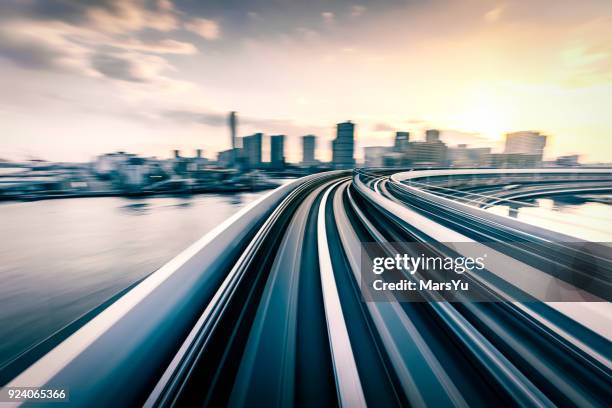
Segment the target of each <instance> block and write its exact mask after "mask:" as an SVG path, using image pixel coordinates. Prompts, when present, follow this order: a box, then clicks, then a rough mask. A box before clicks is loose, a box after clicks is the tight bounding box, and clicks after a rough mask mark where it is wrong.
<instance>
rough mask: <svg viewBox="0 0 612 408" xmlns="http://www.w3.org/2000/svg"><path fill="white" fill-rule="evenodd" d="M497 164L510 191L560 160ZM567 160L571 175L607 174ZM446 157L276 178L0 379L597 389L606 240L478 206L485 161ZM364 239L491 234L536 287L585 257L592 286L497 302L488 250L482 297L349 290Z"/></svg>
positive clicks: (187, 389)
mask: <svg viewBox="0 0 612 408" xmlns="http://www.w3.org/2000/svg"><path fill="white" fill-rule="evenodd" d="M510 172H511V171H505V173H503V172H502V174H501V175H502V176H503V175H505V176H506V177H508V180H507V181H506V185H508V184H510V183H512V185H518V186H519V187H517V188H513V189H512V193H513V195H512V197H514V198H516V197H520V196H521V195H520V192H521V191H523V192H524V193H525V194H526V195H528V194H533V192H534V191H537V188H548V187H551V186H554V187H553V188H555V189H557V190H559V188H562V186H563V185H564V183H563V182H562V181H561V180H560V179H559V177H566V176H567V174H554V172H552V173H551V174H545V173H544V172H538V175H537V176H534V175H533V172H531V173H529V172H525V174H524V175H521V176H520V177H519V176H518V175H517V174H514V175H509V173H510ZM568 172H571V174H572V176H573V179H572V180H573V181H572V186H571V188H576V185H577V184H580V186H583V187H585V188H586V187H587V186H589V187H593V186H595V185H597V188H600V187H602V183H604V184H605V183H608V184H605V186H606V187H609V186H610V183H612V173H611V172H610V171H585V172H583V173H581V172H580V171H573V170H572V171H570V170H568ZM451 173H452V172H450V173H449V171H440V173H436V174H432V173H427V174H423V172H418V171H412V172H403V173H398V174H392V173H390V172H388V171H384V170H379V171H368V172H366V171H355V172H354V174H353V173H349V172H330V173H323V174H320V175H314V176H309V177H306V178H303V179H300V180H297V181H295V182H293V183H291V184H289V185H286V186H284V187H282V188H280V189H278V190H275V191H274V192H272V193H270V194H268V195H267V196H265V197H264V198H262V199H261V200H260V201H258V202H256V203H254V204H253V205H251V206H249V207H248V208H246V209H245V210H243V211H241V213H239V214H237V215H236V216H235V217H234V218H233V219H232V220H229V221H228V222H227V223H226V224H224V225H222V226H220V227H219V228H218V229H217V230H216V231H214V232H212V233H211V234H209V235H208V236H206V237H204V238H203V239H202V240H201V241H199V242H198V243H195V244H194V245H193V246H192V247H190V248H188V249H187V250H186V251H185V252H184V253H182V254H180V255H179V256H177V258H175V259H174V260H173V261H171V262H170V263H169V264H168V265H166V266H164V267H163V268H161V269H160V270H159V271H157V272H156V273H154V274H153V275H152V276H151V277H149V278H147V279H146V280H145V281H143V282H142V283H141V284H140V285H138V286H137V287H136V288H134V289H133V290H131V291H130V292H128V293H127V294H126V295H125V296H123V297H122V298H121V299H119V300H118V301H117V302H115V303H114V304H113V305H111V306H110V307H109V308H107V309H106V310H105V311H103V312H102V313H101V314H100V315H98V316H97V317H95V318H94V319H93V320H91V321H90V322H89V323H87V324H86V325H85V326H83V327H82V328H80V329H79V330H77V331H76V332H75V333H74V334H72V335H71V336H69V337H68V338H67V339H66V340H65V341H64V342H62V343H61V344H60V345H58V346H57V347H54V348H53V349H52V350H50V351H49V353H47V354H46V355H45V356H44V357H42V358H41V359H39V360H38V361H37V362H35V363H34V364H33V365H31V366H30V367H29V368H27V369H25V370H24V371H22V372H21V373H20V374H19V375H16V377H15V378H14V379H13V380H12V381H11V382H10V384H9V385H28V386H33V385H43V384H47V385H53V384H57V385H60V384H69V385H70V389H71V402H72V403H73V404H75V405H81V406H92V405H94V404H95V405H100V404H114V405H124V404H144V405H146V406H181V405H187V404H190V405H194V404H195V405H208V406H219V405H230V406H244V405H257V406H279V407H280V406H290V405H305V406H334V405H342V406H347V407H358V406H366V405H370V406H435V407H439V406H495V405H511V406H515V405H520V406H609V401H610V399H611V398H612V377H611V367H612V364H611V349H610V343H609V341H610V339H611V338H612V328H611V326H612V324H611V318H610V316H612V308H611V307H610V303H609V302H607V301H606V300H607V299H609V294H610V293H611V292H610V290H611V285H612V282H611V279H610V277H611V274H610V273H611V271H612V262H611V261H610V253H609V247H606V246H601V247H600V252H596V253H590V254H582V253H579V250H578V249H576V248H575V247H572V246H568V245H565V244H564V243H565V242H569V241H575V239H573V238H571V237H567V236H561V235H559V234H557V233H555V232H552V231H547V230H544V229H541V228H537V227H533V226H529V225H526V224H522V223H520V222H519V221H517V220H513V219H510V218H507V217H500V216H496V215H494V214H490V213H488V212H485V211H483V210H482V209H480V208H478V207H479V206H486V204H487V203H489V201H486V202H484V203H481V202H479V203H477V204H476V205H473V204H474V203H473V202H472V201H474V198H478V199H480V198H483V197H485V196H486V197H493V199H494V200H500V199H508V197H506V196H505V195H504V194H503V193H507V192H508V191H509V190H504V189H503V185H504V184H503V183H501V182H500V181H499V177H500V174H495V177H496V179H495V183H497V184H495V185H491V183H492V181H491V177H493V176H492V175H491V174H490V173H489V175H488V176H487V175H486V174H484V175H483V174H480V175H478V178H476V177H475V176H474V172H472V173H468V174H469V175H470V178H469V179H468V180H467V181H466V180H463V181H460V182H457V180H456V179H453V178H451V177H450V176H449V175H452V174H451ZM515 173H516V172H515ZM540 173H542V174H540ZM551 177H552V179H551ZM555 177H556V178H555ZM566 178H567V177H566ZM581 183H586V184H581ZM542 186H544V187H542ZM546 186H547V187H546ZM580 186H579V187H580ZM593 188H595V187H593ZM570 190H571V189H570V188H569V187H568V189H566V190H564V191H570ZM496 193H499V194H498V195H497V196H496V195H495V194H496ZM466 203H467V204H472V205H466ZM364 242H380V243H382V244H385V243H388V242H421V243H428V242H437V243H456V242H472V243H475V244H476V245H488V243H490V242H494V243H497V244H498V246H496V247H495V250H496V251H499V252H500V254H501V255H500V256H503V257H504V259H507V262H520V263H524V264H527V265H528V266H529V268H531V269H530V270H532V276H531V278H532V279H533V280H532V281H530V282H535V283H533V285H534V286H535V287H537V285H538V279H540V280H542V281H544V280H546V282H550V280H551V279H553V280H555V281H556V280H559V281H562V280H563V279H565V277H564V276H565V275H564V273H569V272H571V271H570V269H571V265H570V263H569V260H570V259H575V258H576V257H582V258H584V257H587V258H588V259H585V260H584V261H585V262H598V264H599V266H600V267H599V268H598V270H599V271H600V273H599V275H598V276H593V277H590V279H594V280H595V281H596V283H597V285H595V287H596V288H597V289H596V290H591V291H590V293H585V294H584V295H585V296H592V297H593V298H590V300H599V302H579V303H578V302H572V303H548V304H547V303H543V302H513V301H511V300H512V297H511V295H510V293H511V291H509V290H508V289H509V288H513V289H516V290H521V291H524V292H529V291H531V290H534V289H532V288H531V287H520V282H514V281H512V278H511V277H508V276H507V275H504V274H503V271H501V269H500V271H499V272H498V271H496V270H494V268H493V269H492V270H491V271H490V276H489V277H487V276H485V277H476V276H474V277H468V278H469V279H471V280H472V281H473V283H474V285H477V286H478V287H479V288H481V289H480V290H482V291H487V293H489V294H493V296H495V297H496V299H498V300H499V301H498V302H490V303H476V302H452V303H451V302H420V303H401V302H397V301H393V300H392V299H390V300H389V301H385V302H364V301H363V300H362V296H361V291H360V287H359V282H360V262H361V258H360V257H361V244H362V243H364ZM517 242H527V243H529V246H527V247H526V246H521V245H517V244H516V243H517ZM527 248H528V249H527ZM438 250H440V249H438ZM442 250H445V249H442ZM550 263H554V264H555V268H554V270H555V271H556V273H557V275H556V276H552V277H551V276H545V275H546V274H545V273H544V272H542V271H543V270H548V269H547V268H546V267H547V266H549V265H548V264H550ZM568 271H569V272H568ZM517 288H518V289H517ZM579 289H583V288H579ZM534 296H535V295H534ZM15 367H19V365H18V364H17V365H15ZM16 374H17V373H16ZM128 384H129V386H128Z"/></svg>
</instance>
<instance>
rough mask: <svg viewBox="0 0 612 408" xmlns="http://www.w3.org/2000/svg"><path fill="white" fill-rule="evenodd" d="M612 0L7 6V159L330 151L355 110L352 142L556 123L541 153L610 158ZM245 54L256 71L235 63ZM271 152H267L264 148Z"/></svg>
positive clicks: (491, 136)
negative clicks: (234, 131)
mask: <svg viewBox="0 0 612 408" xmlns="http://www.w3.org/2000/svg"><path fill="white" fill-rule="evenodd" d="M611 11H612V5H611V4H610V3H609V2H605V1H596V0H594V1H586V2H582V3H581V4H580V5H579V6H576V5H575V3H573V2H569V1H561V2H555V5H554V8H553V7H552V6H551V5H546V4H527V3H526V2H513V1H506V2H495V1H475V2H466V1H446V2H443V1H436V2H428V3H427V4H425V3H422V2H407V3H404V4H400V3H399V2H394V1H388V2H344V1H340V2H333V3H328V2H315V3H311V4H308V5H307V6H306V5H301V4H299V2H295V3H292V2H288V3H283V4H281V5H278V4H277V3H272V2H267V1H257V2H252V3H249V4H248V5H246V4H243V5H232V6H231V7H229V6H223V5H211V4H205V5H202V4H198V5H196V4H194V3H193V2H186V1H167V0H164V1H121V2H119V1H114V0H105V1H104V0H101V1H94V2H88V3H86V4H79V3H66V2H54V1H46V2H41V1H32V2H27V3H19V2H14V1H8V2H3V3H2V4H1V5H0V16H1V17H0V19H2V23H3V24H2V28H1V29H0V73H2V75H0V85H1V86H2V87H3V89H4V90H5V92H3V93H2V96H0V134H1V135H2V140H3V144H2V148H1V149H0V158H5V159H13V158H17V159H25V158H27V157H40V158H43V159H49V160H56V161H88V160H91V158H92V157H94V156H96V155H98V154H101V153H105V152H110V151H117V150H125V151H131V152H136V153H138V154H142V155H146V156H158V157H168V156H169V154H170V152H171V151H172V150H173V149H175V148H176V149H180V150H182V151H194V150H195V149H198V148H203V149H204V154H205V155H206V156H207V157H209V158H212V157H214V156H215V152H218V151H222V150H226V149H228V148H229V145H228V137H227V112H229V111H232V110H235V111H237V112H239V114H240V115H241V116H240V121H239V123H238V136H244V135H249V134H254V133H258V132H261V133H264V134H266V135H279V134H283V135H286V139H285V151H286V152H287V153H286V154H287V158H286V159H287V161H288V162H299V160H300V154H301V153H300V152H301V148H300V145H301V136H303V135H308V134H314V135H316V136H317V137H318V138H319V144H318V148H317V156H318V158H320V159H322V160H329V159H330V158H331V148H330V143H331V140H332V139H334V138H335V131H334V126H335V124H336V123H338V122H341V121H343V120H352V121H353V122H354V123H357V124H358V127H357V130H356V134H355V139H356V156H357V158H362V157H363V154H362V152H363V149H362V148H363V147H364V146H379V145H383V144H385V145H386V144H388V143H389V142H390V140H389V139H390V135H392V133H393V132H395V131H404V130H406V131H410V133H411V134H412V135H416V137H415V140H419V139H420V138H421V137H422V134H423V133H424V130H425V129H428V128H437V129H440V131H441V133H442V138H443V141H444V142H445V143H447V144H449V145H458V144H463V143H467V144H469V145H471V146H492V145H493V146H494V147H496V148H497V150H498V151H501V150H503V139H504V135H505V134H506V133H511V132H518V131H526V130H534V131H540V132H542V133H543V134H545V135H548V136H549V145H548V146H547V149H546V155H547V156H546V157H545V158H547V159H550V158H553V157H556V156H561V155H566V154H571V153H578V154H580V155H581V159H582V161H584V162H604V161H607V156H606V155H607V152H608V151H610V148H611V147H612V142H611V141H610V140H612V138H610V134H611V133H612V118H611V117H610V115H609V112H608V111H609V108H607V107H609V106H612V76H610V73H611V72H612V69H611V67H612V50H611V49H610V48H609V45H608V44H609V42H610V41H609V39H610V38H611V34H612V29H611V28H610V27H612V21H611V16H612V13H611ZM245 66H248V69H245V68H244V67H245ZM268 154H269V153H267V152H266V153H265V155H266V157H267V155H268Z"/></svg>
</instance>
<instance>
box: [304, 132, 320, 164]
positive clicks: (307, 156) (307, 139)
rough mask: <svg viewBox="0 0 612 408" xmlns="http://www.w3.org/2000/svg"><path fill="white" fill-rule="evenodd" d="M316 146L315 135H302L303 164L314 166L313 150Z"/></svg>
mask: <svg viewBox="0 0 612 408" xmlns="http://www.w3.org/2000/svg"><path fill="white" fill-rule="evenodd" d="M316 148H317V137H316V136H315V135H306V136H302V164H303V165H304V166H314V165H316V164H317V162H316V160H315V150H316Z"/></svg>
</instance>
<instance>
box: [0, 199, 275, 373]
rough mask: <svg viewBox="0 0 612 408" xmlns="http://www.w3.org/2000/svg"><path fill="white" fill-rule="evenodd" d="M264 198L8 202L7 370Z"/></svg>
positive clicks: (3, 326)
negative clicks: (28, 351)
mask: <svg viewBox="0 0 612 408" xmlns="http://www.w3.org/2000/svg"><path fill="white" fill-rule="evenodd" d="M262 194H265V192H262V193H244V194H236V195H199V196H192V197H151V198H141V199H127V198H120V197H104V198H74V199H60V200H46V201H36V202H23V203H14V202H13V203H0V282H1V285H0V367H1V366H2V365H3V363H6V362H7V361H8V360H10V359H12V358H13V357H14V356H16V355H17V354H19V353H21V352H23V351H24V350H26V349H27V348H29V347H31V346H32V345H34V344H35V343H38V342H39V341H41V340H43V339H44V338H46V337H47V336H49V335H50V334H52V333H54V332H55V331H57V330H58V329H60V328H61V327H63V326H64V325H66V324H68V323H70V322H71V321H73V320H75V319H76V318H78V317H79V316H81V315H82V314H84V313H86V312H87V311H89V310H91V309H93V308H95V307H96V306H98V305H100V304H101V303H102V302H104V301H105V300H107V299H108V298H109V297H111V296H112V295H114V294H116V293H117V292H119V291H120V290H122V289H124V288H126V287H127V286H129V285H130V284H132V283H134V282H136V281H137V280H139V279H141V278H143V277H145V276H146V275H148V274H149V273H151V272H153V271H155V270H156V269H157V268H159V267H160V266H162V265H163V264H164V263H165V262H167V261H168V260H170V259H171V258H172V257H174V256H175V255H177V254H178V253H179V252H180V251H181V250H183V249H185V248H186V247H187V246H188V245H190V244H191V243H193V242H194V241H196V240H197V239H198V238H200V237H201V236H202V235H203V234H205V233H206V232H208V231H210V230H211V229H213V228H214V227H215V226H216V225H218V224H220V223H221V222H223V221H224V220H225V219H227V218H228V217H230V216H231V215H232V214H234V213H235V212H236V211H238V210H239V209H240V208H241V207H243V206H244V205H245V204H247V203H249V202H250V201H253V200H254V199H256V198H257V197H258V196H260V195H262Z"/></svg>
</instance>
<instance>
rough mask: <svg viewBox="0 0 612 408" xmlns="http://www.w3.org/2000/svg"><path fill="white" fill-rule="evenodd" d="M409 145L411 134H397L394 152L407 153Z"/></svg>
mask: <svg viewBox="0 0 612 408" xmlns="http://www.w3.org/2000/svg"><path fill="white" fill-rule="evenodd" d="M409 143H410V133H409V132H395V145H394V146H393V151H395V152H398V153H405V152H407V151H408V146H409Z"/></svg>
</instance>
